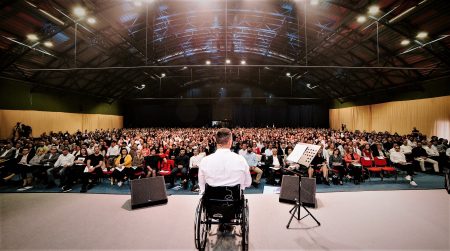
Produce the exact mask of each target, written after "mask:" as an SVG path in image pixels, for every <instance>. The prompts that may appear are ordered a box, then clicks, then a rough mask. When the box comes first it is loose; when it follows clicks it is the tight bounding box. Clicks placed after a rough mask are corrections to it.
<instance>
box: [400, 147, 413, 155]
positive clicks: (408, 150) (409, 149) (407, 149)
mask: <svg viewBox="0 0 450 251" xmlns="http://www.w3.org/2000/svg"><path fill="white" fill-rule="evenodd" d="M400 152H402V153H404V154H410V153H412V147H411V146H410V145H406V146H405V145H401V146H400Z"/></svg>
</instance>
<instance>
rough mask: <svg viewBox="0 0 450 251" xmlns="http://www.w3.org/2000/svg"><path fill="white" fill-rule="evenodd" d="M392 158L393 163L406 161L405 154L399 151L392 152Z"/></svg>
mask: <svg viewBox="0 0 450 251" xmlns="http://www.w3.org/2000/svg"><path fill="white" fill-rule="evenodd" d="M390 159H391V161H392V162H393V163H399V162H406V157H405V154H403V153H402V152H397V151H394V152H392V153H391V156H390Z"/></svg>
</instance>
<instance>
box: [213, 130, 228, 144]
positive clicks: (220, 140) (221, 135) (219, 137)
mask: <svg viewBox="0 0 450 251" xmlns="http://www.w3.org/2000/svg"><path fill="white" fill-rule="evenodd" d="M230 139H231V130H230V129H228V128H220V129H219V130H218V131H217V134H216V142H217V144H219V145H225V144H226V143H228V141H229V140H230Z"/></svg>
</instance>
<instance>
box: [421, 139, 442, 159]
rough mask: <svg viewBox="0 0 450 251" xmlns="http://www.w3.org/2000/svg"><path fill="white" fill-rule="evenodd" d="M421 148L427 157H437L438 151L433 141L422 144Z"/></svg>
mask: <svg viewBox="0 0 450 251" xmlns="http://www.w3.org/2000/svg"><path fill="white" fill-rule="evenodd" d="M423 149H425V151H427V154H428V157H430V158H433V159H434V158H437V157H439V152H438V150H437V148H436V146H434V145H433V142H431V141H428V142H427V145H426V146H423Z"/></svg>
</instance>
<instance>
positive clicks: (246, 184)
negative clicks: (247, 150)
mask: <svg viewBox="0 0 450 251" xmlns="http://www.w3.org/2000/svg"><path fill="white" fill-rule="evenodd" d="M241 163H242V166H243V168H244V177H243V179H242V180H241V189H245V188H246V187H250V186H251V185H252V176H251V175H250V167H249V166H248V164H247V161H246V160H245V159H244V157H242V160H241Z"/></svg>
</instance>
